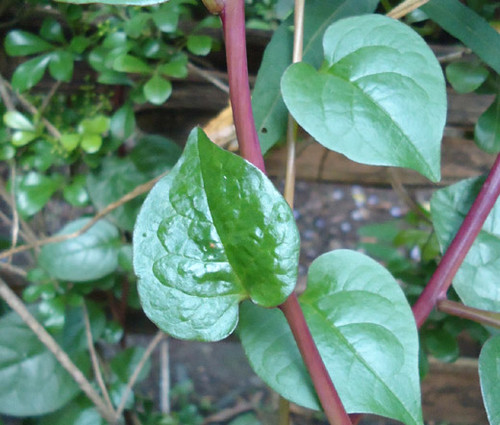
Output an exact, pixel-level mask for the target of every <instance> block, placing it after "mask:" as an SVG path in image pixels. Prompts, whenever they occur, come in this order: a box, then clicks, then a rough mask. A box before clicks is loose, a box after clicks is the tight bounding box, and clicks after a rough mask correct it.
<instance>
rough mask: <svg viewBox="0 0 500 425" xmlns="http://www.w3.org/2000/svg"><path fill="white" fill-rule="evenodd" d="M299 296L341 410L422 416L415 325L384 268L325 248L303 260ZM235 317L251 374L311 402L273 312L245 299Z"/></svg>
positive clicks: (416, 420) (292, 347) (410, 420)
mask: <svg viewBox="0 0 500 425" xmlns="http://www.w3.org/2000/svg"><path fill="white" fill-rule="evenodd" d="M300 303H301V306H302V309H303V311H304V315H305V317H306V320H307V323H308V325H309V328H310V330H311V332H312V335H313V338H314V340H315V342H316V344H317V346H318V349H319V351H320V353H321V356H322V358H323V360H324V362H325V365H326V368H327V370H328V372H329V374H330V376H331V378H332V380H333V383H334V385H335V387H336V388H337V391H338V392H339V396H340V398H341V400H342V402H343V404H344V406H345V408H346V410H347V411H348V412H350V413H355V412H356V413H374V414H378V415H383V416H387V417H390V418H393V419H397V420H400V421H402V422H404V423H405V424H422V423H423V422H422V413H421V406H420V383H419V371H418V356H419V354H418V334H417V328H416V325H415V321H414V319H413V314H412V312H411V309H410V307H409V305H408V302H407V301H406V298H405V296H404V294H403V292H402V290H401V288H400V287H399V285H398V283H397V282H396V281H395V279H394V278H393V277H392V276H391V275H390V274H389V272H388V271H387V270H385V269H384V268H383V267H382V266H381V265H379V264H378V263H376V262H375V261H374V260H372V259H370V258H368V257H366V256H364V255H363V254H360V253H358V252H355V251H347V250H339V251H333V252H329V253H327V254H324V255H322V256H320V257H319V258H317V259H316V260H315V261H314V262H313V264H312V265H311V268H310V270H309V275H308V284H307V290H306V291H305V292H304V293H303V295H301V297H300ZM395 317H397V320H394V318H395ZM240 321H241V324H240V328H239V335H240V338H241V341H242V344H243V347H244V349H245V352H246V354H247V356H248V357H249V360H250V363H251V364H252V367H253V368H254V370H255V371H256V372H257V374H258V375H259V376H260V377H261V378H262V379H263V380H264V381H265V382H267V384H268V385H270V386H271V387H272V388H273V389H274V390H275V391H278V392H279V393H280V394H281V395H283V396H284V397H285V398H288V399H289V400H291V401H293V402H294V403H297V404H300V405H302V406H305V407H309V408H313V409H319V404H318V401H317V399H316V396H315V393H314V389H313V387H312V386H311V382H310V378H309V376H308V374H307V371H306V369H305V367H304V364H303V362H302V360H301V358H300V354H299V352H298V349H297V347H296V344H295V342H294V340H293V337H292V335H291V332H290V330H289V328H288V326H287V324H286V321H285V319H284V316H283V315H282V314H281V312H279V311H270V310H263V309H260V308H258V307H256V306H252V305H250V304H249V303H246V304H245V305H243V306H242V309H241V318H240ZM353 382H355V385H353Z"/></svg>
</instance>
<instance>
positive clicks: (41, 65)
mask: <svg viewBox="0 0 500 425" xmlns="http://www.w3.org/2000/svg"><path fill="white" fill-rule="evenodd" d="M50 58H51V55H50V54H46V55H42V56H37V57H36V58H33V59H30V60H28V61H26V62H23V63H22V64H21V65H19V66H18V67H17V68H16V70H15V71H14V74H13V75H12V87H13V88H14V89H16V90H18V91H20V92H23V91H26V90H28V89H30V88H32V87H33V86H35V85H37V84H38V82H39V81H40V80H41V79H42V77H43V74H44V73H45V70H46V69H47V65H48V64H49V62H50Z"/></svg>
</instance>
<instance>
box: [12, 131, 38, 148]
mask: <svg viewBox="0 0 500 425" xmlns="http://www.w3.org/2000/svg"><path fill="white" fill-rule="evenodd" d="M37 137H38V134H37V133H35V132H33V131H15V132H14V133H12V145H14V146H15V147H17V148H18V147H21V146H26V145H27V144H28V143H30V142H32V141H33V140H35V139H36V138H37Z"/></svg>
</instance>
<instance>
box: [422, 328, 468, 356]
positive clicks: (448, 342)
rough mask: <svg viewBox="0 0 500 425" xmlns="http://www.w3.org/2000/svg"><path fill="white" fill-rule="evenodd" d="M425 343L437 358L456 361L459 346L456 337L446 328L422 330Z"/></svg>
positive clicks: (427, 348)
mask: <svg viewBox="0 0 500 425" xmlns="http://www.w3.org/2000/svg"><path fill="white" fill-rule="evenodd" d="M422 340H423V345H424V346H425V348H426V350H427V351H428V352H429V353H430V354H431V355H432V356H433V357H435V358H436V359H438V360H439V361H442V362H454V361H455V360H456V359H458V356H459V354H460V353H459V348H458V343H457V340H456V338H455V337H454V336H453V335H452V334H451V333H450V332H447V331H446V330H445V329H429V330H425V331H424V332H422Z"/></svg>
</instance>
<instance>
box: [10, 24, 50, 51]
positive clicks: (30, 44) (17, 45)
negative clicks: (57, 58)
mask: <svg viewBox="0 0 500 425" xmlns="http://www.w3.org/2000/svg"><path fill="white" fill-rule="evenodd" d="M4 46H5V51H6V52H7V54H8V55H9V56H28V55H32V54H34V53H42V52H46V51H48V50H51V49H53V48H54V46H52V44H50V43H47V42H46V41H45V40H44V39H42V38H40V37H38V36H37V35H35V34H31V33H30V32H27V31H21V30H13V31H10V32H9V33H8V34H7V36H6V37H5V41H4Z"/></svg>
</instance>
